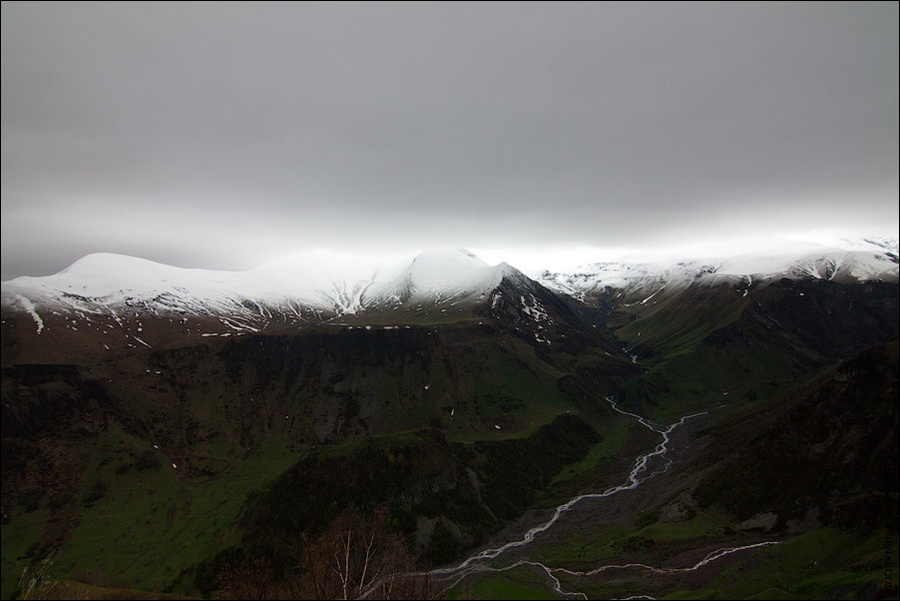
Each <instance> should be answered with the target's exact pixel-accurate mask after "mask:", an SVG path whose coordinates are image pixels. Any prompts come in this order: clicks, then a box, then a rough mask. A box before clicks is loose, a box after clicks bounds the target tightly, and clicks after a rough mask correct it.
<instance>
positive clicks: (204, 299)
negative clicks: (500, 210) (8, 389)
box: [2, 240, 900, 346]
mask: <svg viewBox="0 0 900 601" xmlns="http://www.w3.org/2000/svg"><path fill="white" fill-rule="evenodd" d="M339 259H340V258H338V260H335V258H334V257H331V260H330V261H326V260H324V259H323V257H322V256H318V257H316V256H314V257H309V256H307V257H300V258H297V257H293V258H287V259H283V260H280V261H275V262H270V263H267V264H264V265H261V266H259V267H257V268H255V269H251V270H248V271H242V272H228V271H212V270H202V269H184V268H179V267H172V266H168V265H162V264H159V263H154V262H151V261H146V260H143V259H138V258H134V257H126V256H122V255H113V254H94V255H89V256H86V257H84V258H82V259H80V260H79V261H76V262H75V263H73V264H72V265H71V266H70V267H68V268H67V269H65V270H63V271H61V272H59V273H57V274H55V275H53V276H48V277H41V278H32V277H20V278H16V279H14V280H11V281H8V282H3V284H2V304H3V308H4V312H5V313H7V312H18V313H19V314H23V313H24V314H27V315H29V316H30V317H31V319H32V320H33V322H34V327H35V329H36V332H37V333H38V334H40V333H42V332H44V327H45V325H46V324H47V323H48V320H50V321H56V322H58V323H57V326H56V327H57V329H58V328H59V327H60V325H64V327H65V328H67V329H69V330H77V328H78V327H83V326H84V323H86V322H91V321H92V320H93V321H94V322H96V323H95V326H96V327H97V328H99V330H100V331H102V332H105V333H106V335H108V334H109V332H111V331H113V330H116V329H119V330H122V331H124V332H126V333H127V336H126V337H127V338H129V340H132V342H136V343H139V344H148V343H147V342H145V341H144V340H143V338H141V336H140V332H142V331H143V329H142V325H141V324H142V322H141V320H142V319H144V320H146V319H156V320H160V319H166V320H168V322H169V323H170V324H171V326H172V328H174V329H175V330H176V331H179V332H181V331H183V332H192V333H194V334H197V333H200V334H201V335H204V336H207V335H209V336H222V335H229V334H233V333H246V332H256V331H260V330H262V329H265V328H267V327H269V326H270V325H271V324H273V323H275V324H279V323H280V324H290V323H302V322H307V321H315V322H321V321H326V320H334V319H347V318H348V317H353V318H355V319H356V320H357V322H358V323H359V322H361V321H364V320H365V319H366V315H369V314H371V313H373V312H376V313H383V312H385V311H398V310H402V311H407V312H415V311H418V312H420V313H422V314H427V313H428V312H429V311H433V312H444V313H446V312H447V311H451V312H453V311H456V312H460V311H469V313H470V314H471V310H472V308H473V307H475V306H476V305H483V306H485V307H488V308H489V309H488V310H495V309H498V307H501V308H502V307H505V308H506V310H507V311H513V313H514V314H515V316H516V318H517V319H518V318H519V317H520V316H526V317H527V316H531V317H532V318H533V319H532V320H533V321H536V322H539V321H540V319H541V318H546V317H547V315H548V314H547V311H546V306H547V305H548V303H550V302H551V301H550V300H548V298H549V297H547V296H546V295H545V294H544V292H543V291H544V290H545V289H550V290H553V291H554V292H556V293H557V294H562V295H566V296H569V297H572V298H574V299H576V300H580V301H585V299H586V296H593V295H597V294H600V293H604V292H606V293H608V292H609V291H618V294H619V296H622V297H623V298H626V299H627V300H628V301H629V302H635V299H636V298H637V299H638V301H639V302H647V301H649V300H650V299H651V298H653V297H654V296H655V295H656V294H658V293H660V292H661V291H662V290H666V291H673V290H678V289H683V288H684V287H686V286H690V285H695V284H699V285H716V284H720V283H723V282H727V283H737V285H738V287H743V288H745V289H746V290H749V289H750V287H751V286H753V285H755V284H756V283H758V282H762V281H765V280H768V279H772V278H783V277H788V278H794V279H810V278H812V279H820V280H830V281H834V282H838V283H852V282H858V281H869V280H880V281H887V282H897V281H898V263H900V261H898V253H897V243H896V241H881V240H865V241H861V242H857V243H853V244H849V243H848V244H845V245H844V247H843V248H826V247H819V248H811V247H808V246H805V247H803V248H801V249H800V250H799V251H797V250H794V251H792V252H784V251H779V252H774V251H760V252H757V253H753V254H743V255H739V256H734V257H726V258H712V259H695V260H688V261H670V262H667V263H663V262H659V263H647V262H643V263H641V262H629V261H619V262H602V263H587V264H586V265H585V266H584V267H583V268H580V269H577V270H573V271H570V272H550V271H547V270H544V271H541V272H539V273H537V274H533V277H532V278H529V277H527V276H526V275H524V274H523V273H522V272H520V271H519V270H517V269H516V268H514V267H512V266H511V265H509V264H507V263H499V264H497V265H489V264H488V263H486V262H485V261H483V260H481V259H480V258H479V257H477V256H476V255H474V254H472V253H471V252H468V251H465V250H432V251H427V252H424V253H422V254H420V255H418V256H416V257H415V258H413V259H411V260H410V259H405V260H394V261H391V262H386V263H378V262H377V261H374V260H372V261H368V262H359V261H346V260H339ZM641 299H642V300H641ZM510 315H512V314H510ZM97 323H99V324H101V325H96V324H97ZM148 346H149V344H148Z"/></svg>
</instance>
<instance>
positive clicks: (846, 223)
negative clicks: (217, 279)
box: [2, 2, 900, 280]
mask: <svg viewBox="0 0 900 601" xmlns="http://www.w3.org/2000/svg"><path fill="white" fill-rule="evenodd" d="M898 87H900V85H898V4H897V3H896V2H886V3H866V2H851V3H837V2H826V3H821V4H819V3H809V2H803V3H798V4H790V3H782V2H778V3H772V4H766V3H752V4H730V3H699V4H692V3H689V4H677V3H669V2H665V3H661V4H653V3H631V2H627V3H622V4H618V3H605V2H604V3H596V4H595V3H575V4H564V3H552V4H543V3H524V4H516V3H510V2H502V3H497V4H491V3H486V2H477V3H471V4H468V3H451V4H440V3H438V4H431V3H418V2H417V3H406V2H404V3H399V4H390V3H362V4H355V3H349V4H342V3H331V2H328V3H323V4H314V3H296V4H294V3H289V4H271V5H267V4H263V3H252V4H240V3H232V2H227V3H212V4H200V3H187V4H168V3H167V4H142V3H133V2H128V3H121V4H119V3H114V2H101V3H96V4H92V3H89V4H86V3H74V2H72V3H69V2H66V3H58V4H55V3H52V4H44V3H36V2H25V3H16V2H3V5H2V271H3V275H2V279H3V280H7V279H10V278H12V277H16V276H19V275H47V274H50V273H54V272H56V271H58V270H60V269H62V268H64V267H66V266H67V265H69V264H70V263H72V262H73V261H75V260H77V259H78V258H80V257H81V256H83V255H85V254H87V253H91V252H118V253H125V254H131V255H136V256H140V257H143V258H147V259H151V260H155V261H160V262H165V263H170V264H174V265H179V266H184V267H206V268H214V269H245V268H249V267H252V266H254V265H256V264H258V263H260V262H261V261H264V260H267V259H269V258H271V257H273V256H275V255H278V254H281V253H287V252H293V251H298V250H305V249H310V248H317V247H324V248H336V249H342V250H348V251H351V252H366V253H396V252H407V251H416V250H420V249H424V248H429V247H436V246H439V247H448V246H449V247H465V248H470V249H473V250H475V251H476V252H483V253H485V254H487V255H488V258H490V259H493V258H495V257H496V256H498V254H497V253H500V254H502V253H503V252H507V253H510V254H511V255H515V253H516V252H521V251H522V250H523V249H527V248H530V249H532V255H533V252H534V249H537V250H538V251H540V252H544V251H545V250H546V252H547V253H548V255H547V256H549V253H550V252H551V251H558V250H560V249H562V250H566V249H575V248H583V247H596V248H601V249H602V248H646V249H649V248H672V247H674V246H677V245H679V244H682V243H684V242H686V241H693V240H696V239H705V238H715V239H719V240H721V239H743V238H747V237H751V236H757V235H761V234H780V233H784V232H805V231H813V230H840V231H842V232H843V231H847V232H848V235H858V234H860V233H870V234H876V235H887V236H897V230H898V220H900V217H898V162H900V159H898V112H900V109H898ZM514 259H515V257H514V256H510V257H509V258H507V259H506V260H509V261H510V262H514ZM498 260H499V259H498Z"/></svg>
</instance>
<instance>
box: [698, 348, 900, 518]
mask: <svg viewBox="0 0 900 601" xmlns="http://www.w3.org/2000/svg"><path fill="white" fill-rule="evenodd" d="M897 377H898V339H897V338H896V337H894V338H893V339H891V340H890V341H889V342H886V343H884V344H880V345H877V346H875V347H872V348H869V349H866V350H864V351H862V352H860V353H858V354H857V355H855V356H854V357H853V358H851V359H849V360H847V361H844V362H842V363H840V364H839V365H837V366H835V367H830V368H828V369H826V370H824V371H823V372H822V373H820V374H818V375H817V377H816V378H815V379H814V380H812V381H811V382H810V383H809V384H807V385H805V386H802V387H800V388H799V389H797V390H793V391H790V392H789V393H786V394H784V395H782V396H780V397H778V398H777V399H774V400H773V401H770V402H767V403H765V404H763V405H762V406H759V407H757V408H755V409H754V410H753V411H751V412H749V413H743V414H741V415H739V416H736V417H735V418H733V419H730V420H728V421H726V422H725V423H723V424H722V425H721V426H720V428H719V432H718V433H717V434H718V439H717V441H716V442H714V443H713V444H712V445H711V446H710V448H709V449H708V450H707V452H706V453H705V454H704V456H703V457H701V458H700V459H699V460H698V464H700V465H708V464H712V465H714V468H713V469H712V470H711V471H708V472H707V475H706V477H705V478H704V479H703V480H702V482H701V483H700V485H699V486H698V487H697V490H696V492H695V496H696V498H697V499H698V501H699V502H700V504H701V506H704V507H709V506H712V505H718V506H719V507H720V508H724V509H726V510H727V511H729V512H731V513H733V514H734V515H735V517H736V518H737V519H738V520H749V519H750V518H752V517H753V516H754V515H757V514H769V515H771V516H772V519H771V522H769V527H770V528H774V529H784V528H785V527H787V525H788V523H789V522H790V521H792V520H793V521H794V522H800V521H803V520H804V519H806V518H807V516H809V519H810V520H812V521H813V523H821V524H825V525H831V526H836V527H840V528H845V529H847V528H850V529H855V530H857V531H861V532H871V531H872V530H873V529H876V528H880V527H883V526H884V525H885V522H886V521H890V516H894V518H893V520H896V514H897V492H898V460H897V445H898V440H897V431H898V412H897V403H898V400H900V389H898V383H897ZM893 523H894V524H896V521H894V522H893Z"/></svg>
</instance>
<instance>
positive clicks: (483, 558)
mask: <svg viewBox="0 0 900 601" xmlns="http://www.w3.org/2000/svg"><path fill="white" fill-rule="evenodd" d="M606 401H607V402H608V403H609V404H610V405H611V406H612V408H613V409H615V410H616V411H618V412H619V413H621V414H623V415H627V416H629V417H632V418H634V419H636V420H637V421H638V422H639V423H640V424H641V425H643V426H644V427H646V428H648V429H650V430H652V431H653V432H656V433H658V434H659V435H660V436H661V437H662V439H661V440H660V442H659V444H657V445H656V447H655V448H654V449H653V450H652V451H649V452H647V453H644V454H643V455H640V456H638V457H637V459H635V461H634V464H633V465H632V467H631V472H630V473H629V474H628V477H627V478H626V480H625V481H624V482H623V483H622V484H618V485H616V486H612V487H610V488H607V489H606V490H604V491H602V492H596V493H587V494H582V495H578V496H576V497H573V498H572V499H570V500H569V501H567V502H566V503H563V504H562V505H560V506H558V507H557V508H556V509H555V511H554V512H553V514H552V515H551V517H550V518H549V519H547V520H546V521H544V522H543V523H540V524H538V525H537V526H534V527H532V528H529V529H528V530H527V531H526V532H525V534H524V535H523V536H522V537H521V538H519V539H517V540H513V541H511V542H508V543H505V544H503V545H501V546H498V547H491V548H487V549H483V550H481V551H479V552H477V553H475V554H473V555H471V556H469V557H468V558H466V559H465V560H463V561H462V562H460V563H458V564H456V565H453V566H449V567H445V568H439V569H435V570H431V571H429V572H428V573H427V574H428V575H430V576H432V577H436V578H437V579H438V580H439V581H441V582H443V583H445V589H450V588H452V587H454V586H456V585H457V584H459V583H460V582H462V581H463V580H464V579H466V578H467V577H469V576H471V575H473V574H478V573H484V572H502V571H506V570H511V569H513V568H516V567H519V566H523V565H527V566H532V567H535V568H538V569H540V570H543V571H544V572H545V573H546V574H547V576H548V577H549V579H550V581H551V582H552V583H553V589H554V590H555V591H556V593H557V594H559V595H560V596H561V597H563V598H566V599H587V595H585V594H584V593H581V592H577V591H564V590H562V585H561V584H560V581H559V578H558V577H557V576H556V574H567V575H570V576H594V575H596V574H599V573H602V572H605V571H611V570H642V571H646V572H652V573H655V574H678V573H684V572H691V571H694V570H698V569H700V568H702V567H704V566H706V565H708V564H709V563H711V562H713V561H715V560H717V559H719V558H721V557H724V556H726V555H730V554H732V553H737V552H739V551H743V550H745V549H752V548H757V547H764V546H768V545H774V544H778V542H777V541H766V542H760V543H755V544H752V545H743V546H737V547H724V548H721V549H717V550H716V551H712V552H711V553H709V554H707V555H706V557H704V558H703V559H702V560H700V561H698V562H697V563H696V564H694V565H693V566H687V567H683V568H660V567H654V566H649V565H646V564H641V563H628V564H621V565H604V566H600V567H597V568H595V569H593V570H590V571H584V572H579V571H573V570H568V569H566V568H561V567H551V566H546V565H544V564H542V563H539V562H536V561H531V560H519V561H514V562H512V563H510V564H508V565H505V566H502V567H495V566H492V565H489V562H490V561H491V560H494V559H496V558H498V557H499V556H501V555H503V554H504V553H506V552H507V551H509V550H511V549H517V548H521V547H524V546H526V545H528V544H530V543H531V542H532V541H534V539H535V537H536V536H538V535H539V534H541V533H543V532H546V531H547V530H549V529H550V528H552V527H553V525H554V524H555V523H556V522H557V521H558V520H559V519H560V517H561V516H562V515H563V514H565V513H566V512H568V511H570V510H572V509H573V508H574V507H575V506H576V505H578V504H579V503H581V502H582V501H585V500H589V499H604V498H608V497H612V496H613V495H617V494H619V493H621V492H623V491H627V490H632V489H635V488H637V487H638V486H640V485H641V483H643V482H645V481H647V480H648V479H650V478H653V477H654V476H656V475H659V474H662V473H664V472H666V471H667V470H668V469H669V466H670V465H671V464H672V460H671V459H669V458H668V457H667V456H666V455H667V453H668V452H669V450H670V449H669V440H670V435H671V434H672V432H674V431H675V430H676V429H677V428H678V427H680V426H682V425H684V423H685V422H686V421H687V420H690V419H694V418H697V417H700V416H702V415H706V412H702V413H693V414H691V415H686V416H684V417H682V418H681V419H680V420H678V421H677V422H675V423H673V424H671V425H670V426H668V427H662V426H659V425H656V424H654V423H652V422H650V421H649V420H647V419H646V418H644V417H641V416H640V415H637V414H635V413H630V412H628V411H625V410H623V409H621V408H620V407H619V406H618V405H616V403H615V402H614V401H613V399H612V398H611V397H607V398H606ZM651 463H652V464H653V466H655V467H651ZM636 598H649V597H643V596H641V597H636Z"/></svg>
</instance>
